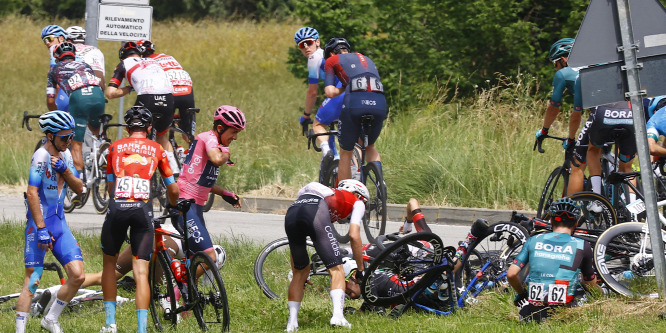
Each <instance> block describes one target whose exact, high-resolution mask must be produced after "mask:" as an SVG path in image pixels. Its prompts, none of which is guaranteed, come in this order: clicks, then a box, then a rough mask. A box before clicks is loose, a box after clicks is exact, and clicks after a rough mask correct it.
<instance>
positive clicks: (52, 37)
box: [42, 35, 58, 45]
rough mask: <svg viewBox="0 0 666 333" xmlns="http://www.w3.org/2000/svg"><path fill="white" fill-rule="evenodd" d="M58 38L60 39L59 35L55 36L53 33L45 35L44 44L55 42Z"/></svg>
mask: <svg viewBox="0 0 666 333" xmlns="http://www.w3.org/2000/svg"><path fill="white" fill-rule="evenodd" d="M56 39H58V37H56V36H53V35H49V36H45V37H44V38H42V41H43V42H44V45H46V44H48V43H51V42H53V41H54V40H56Z"/></svg>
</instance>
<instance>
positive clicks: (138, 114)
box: [125, 105, 153, 128]
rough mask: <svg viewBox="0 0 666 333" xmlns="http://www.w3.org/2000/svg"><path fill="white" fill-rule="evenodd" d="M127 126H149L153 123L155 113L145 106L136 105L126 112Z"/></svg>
mask: <svg viewBox="0 0 666 333" xmlns="http://www.w3.org/2000/svg"><path fill="white" fill-rule="evenodd" d="M125 124H127V127H129V128H132V127H140V128H148V126H150V125H152V124H153V114H152V113H151V112H150V110H148V109H147V108H146V107H145V106H141V105H135V106H133V107H131V108H129V109H128V110H127V112H126V113H125Z"/></svg>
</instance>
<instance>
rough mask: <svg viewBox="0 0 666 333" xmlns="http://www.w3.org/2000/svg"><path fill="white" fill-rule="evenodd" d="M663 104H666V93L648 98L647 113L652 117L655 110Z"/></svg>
mask: <svg viewBox="0 0 666 333" xmlns="http://www.w3.org/2000/svg"><path fill="white" fill-rule="evenodd" d="M664 106H666V95H662V96H656V97H653V98H652V99H651V100H650V104H648V108H647V110H648V115H649V116H650V117H652V115H654V113H655V112H657V111H659V109H661V108H663V107H664Z"/></svg>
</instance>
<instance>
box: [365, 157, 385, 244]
mask: <svg viewBox="0 0 666 333" xmlns="http://www.w3.org/2000/svg"><path fill="white" fill-rule="evenodd" d="M364 173H365V177H364V178H365V185H366V186H367V188H368V192H370V200H368V204H367V205H366V207H367V208H366V211H365V215H364V216H363V229H364V230H365V236H366V237H367V238H368V241H369V242H375V240H376V239H377V237H379V236H381V235H383V234H384V233H385V232H386V213H387V211H386V200H387V199H388V196H387V194H386V182H384V176H383V175H382V173H381V171H380V170H379V168H378V167H377V164H375V163H368V164H367V165H365V167H364Z"/></svg>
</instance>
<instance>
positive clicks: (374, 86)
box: [351, 76, 384, 93]
mask: <svg viewBox="0 0 666 333" xmlns="http://www.w3.org/2000/svg"><path fill="white" fill-rule="evenodd" d="M351 91H372V92H382V93H383V92H384V86H383V85H382V83H381V82H380V81H379V80H378V79H377V78H376V77H365V76H362V77H357V78H355V79H352V80H351Z"/></svg>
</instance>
